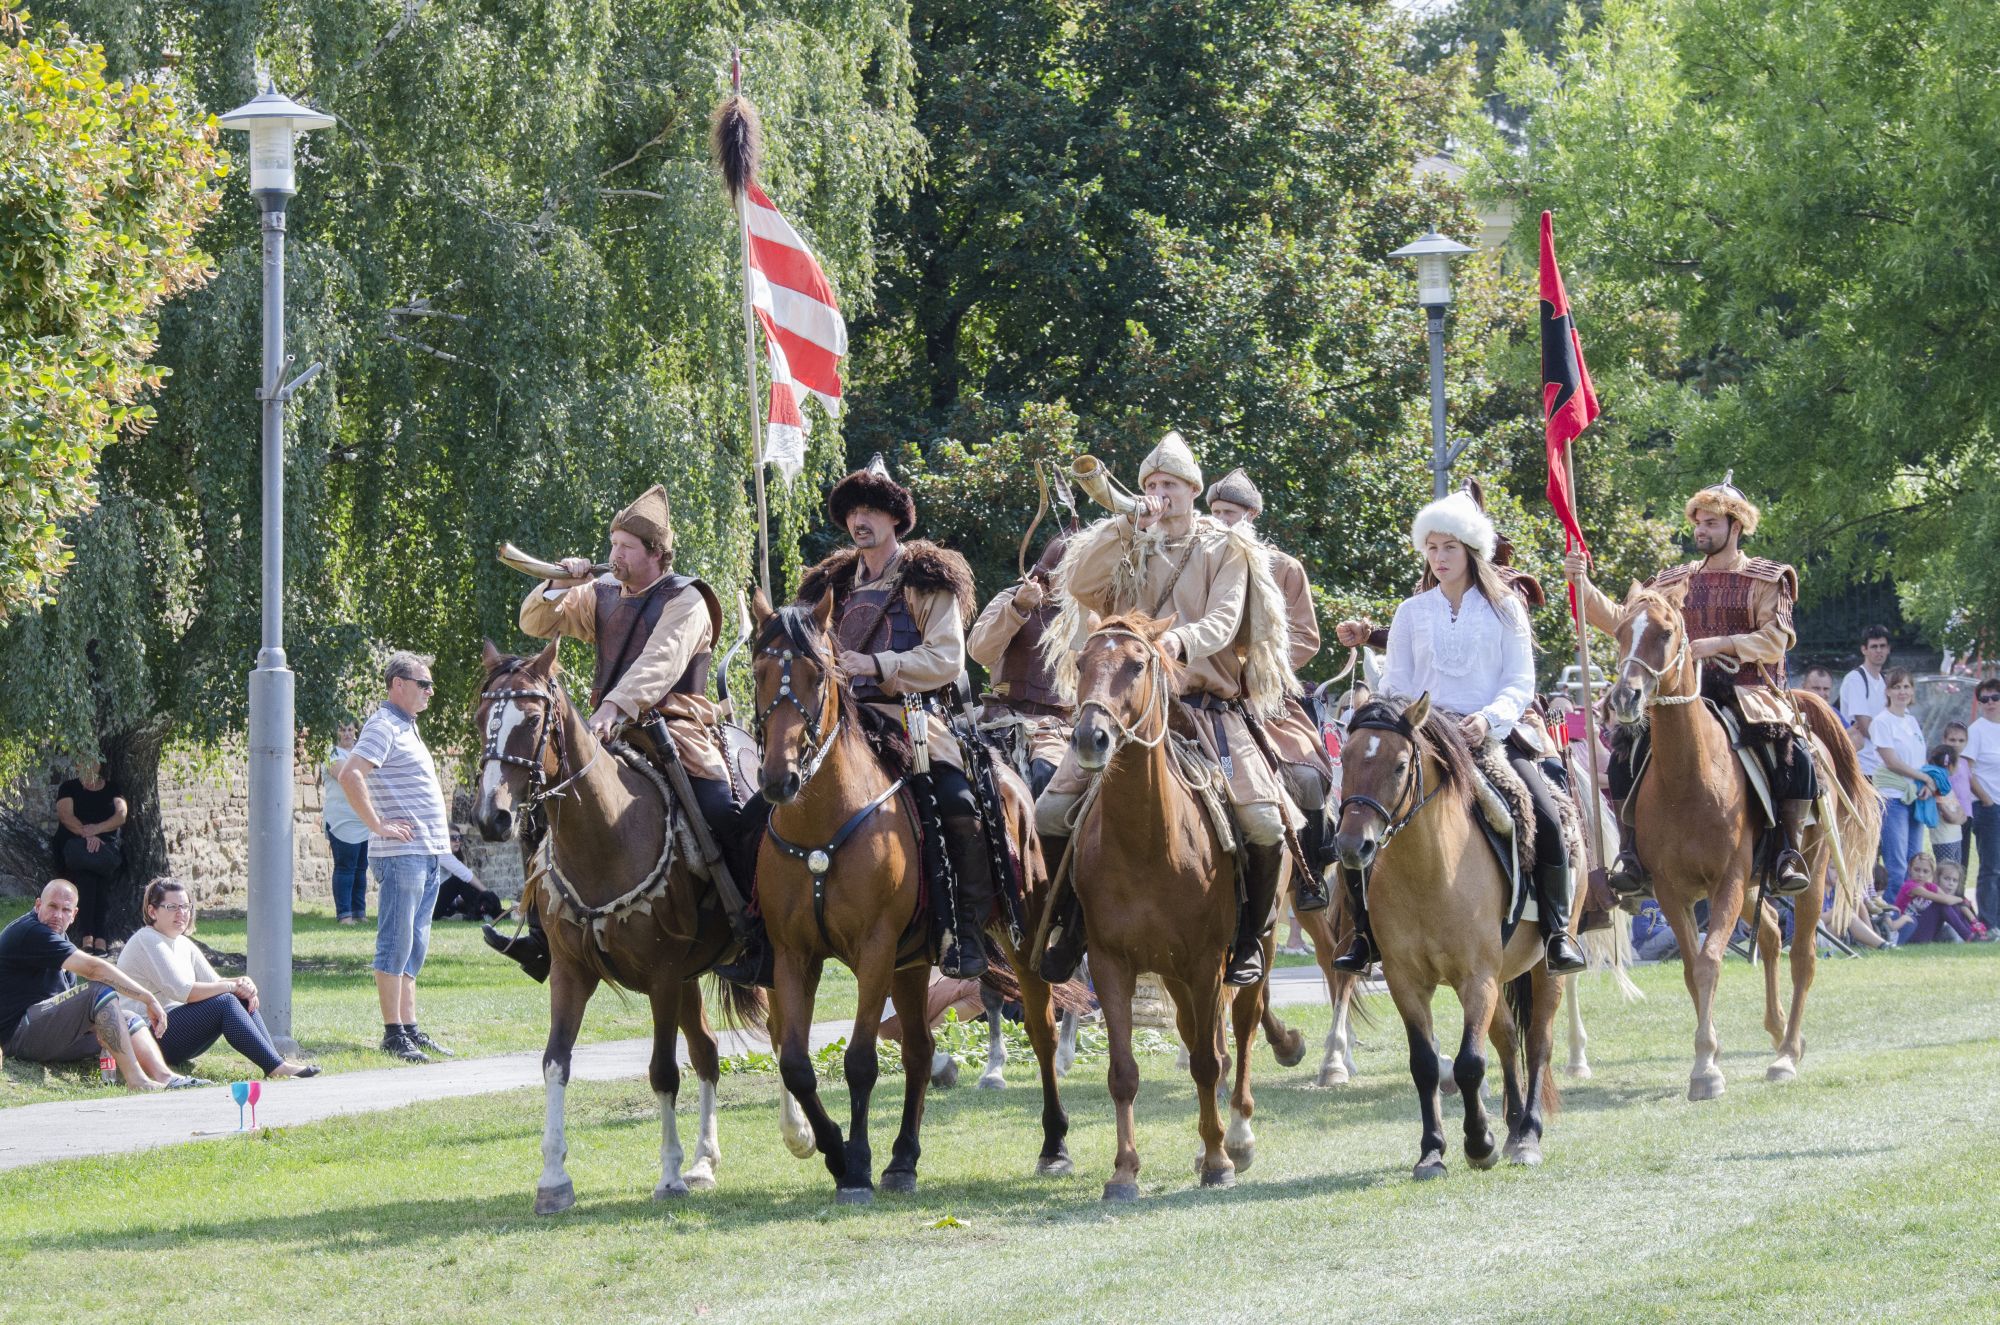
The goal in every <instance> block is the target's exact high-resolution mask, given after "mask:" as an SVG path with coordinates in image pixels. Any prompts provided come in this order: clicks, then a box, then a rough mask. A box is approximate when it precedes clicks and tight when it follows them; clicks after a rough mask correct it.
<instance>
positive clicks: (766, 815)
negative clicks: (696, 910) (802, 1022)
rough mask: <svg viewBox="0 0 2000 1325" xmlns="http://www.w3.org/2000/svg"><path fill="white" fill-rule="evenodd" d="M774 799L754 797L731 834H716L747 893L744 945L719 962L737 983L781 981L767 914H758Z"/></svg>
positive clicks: (764, 985)
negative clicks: (761, 862) (760, 868)
mask: <svg viewBox="0 0 2000 1325" xmlns="http://www.w3.org/2000/svg"><path fill="white" fill-rule="evenodd" d="M770 818H771V802H769V801H767V800H765V799H764V798H763V797H762V796H752V797H751V798H750V799H749V800H747V801H745V802H744V803H743V804H742V805H740V806H738V807H737V809H736V821H735V823H734V824H733V825H732V826H731V828H730V831H729V833H728V834H727V835H724V834H722V833H717V834H716V845H718V846H720V847H721V848H722V858H723V860H724V861H726V862H727V863H728V865H729V872H730V876H731V877H732V878H734V879H735V880H736V887H737V889H738V891H740V892H741V893H742V894H743V905H744V908H745V911H744V914H743V917H742V919H741V921H740V922H739V923H738V926H737V937H738V938H739V939H741V940H742V947H741V948H739V949H738V950H737V953H736V955H735V956H734V957H733V958H731V959H730V960H729V961H726V962H718V963H717V964H716V966H715V973H716V974H717V975H719V976H721V977H722V978H723V979H725V980H727V981H729V982H730V983H731V984H736V985H754V986H756V987H757V988H759V989H769V988H771V986H772V985H774V984H775V983H777V974H778V972H777V960H776V958H775V956H774V955H773V953H772V951H771V939H770V936H769V935H768V934H766V933H765V932H764V917H763V916H761V915H759V914H757V852H758V851H759V849H760V848H762V846H763V844H764V828H765V825H766V824H768V823H769V822H770Z"/></svg>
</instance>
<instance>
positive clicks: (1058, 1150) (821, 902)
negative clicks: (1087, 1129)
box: [751, 592, 1070, 1204]
mask: <svg viewBox="0 0 2000 1325" xmlns="http://www.w3.org/2000/svg"><path fill="white" fill-rule="evenodd" d="M755 614H756V619H757V624H756V631H757V633H756V645H755V649H756V652H755V654H754V655H753V657H752V660H751V665H752V671H753V675H754V677H755V680H756V686H757V700H756V703H757V714H758V717H759V721H760V722H761V723H762V725H763V728H764V730H763V739H764V764H763V784H764V786H763V794H764V798H765V799H766V800H768V801H770V802H771V805H772V810H771V821H770V827H769V830H768V832H767V833H766V834H765V838H764V841H763V843H762V844H761V846H760V848H759V852H758V857H757V898H758V906H759V907H760V908H761V910H762V913H763V916H764V924H765V927H766V930H767V931H768V933H769V935H770V940H771V947H772V952H773V955H774V957H775V962H776V987H775V989H774V991H773V992H774V995H775V996H774V998H773V1000H772V1002H773V1007H772V1010H771V1014H770V1022H771V1035H772V1041H773V1043H774V1044H776V1045H777V1047H778V1071H779V1073H780V1074H781V1076H782V1077H783V1079H784V1083H785V1086H786V1088H787V1089H788V1090H789V1091H790V1092H791V1093H792V1094H793V1095H795V1096H796V1097H797V1098H798V1100H799V1103H800V1104H801V1105H802V1106H804V1109H805V1113H806V1118H807V1120H808V1121H809V1122H810V1124H811V1126H812V1133H813V1138H814V1142H815V1144H816V1146H817V1148H818V1150H819V1152H820V1154H821V1155H823V1156H824V1157H825V1159H826V1167H827V1171H828V1172H830V1173H831V1174H833V1179H834V1183H835V1185H836V1192H835V1199H836V1200H837V1201H839V1202H841V1203H843V1204H856V1203H862V1202H866V1201H869V1200H872V1199H873V1197H874V1187H875V1184H874V1181H873V1177H872V1174H873V1169H872V1158H871V1154H870V1150H869V1144H868V1098H869V1095H870V1094H871V1093H872V1092H873V1090H874V1088H875V1080H876V1075H877V1071H878V1067H877V1060H876V1053H875V1044H876V1037H877V1035H878V1033H879V1031H880V1028H881V1022H882V1007H883V999H884V996H885V995H886V996H887V997H888V998H890V999H891V1000H893V1002H894V1004H895V1008H896V1013H897V1015H898V1017H900V1019H901V1021H902V1031H903V1045H902V1047H903V1064H904V1072H903V1116H902V1124H901V1126H900V1128H899V1129H898V1131H897V1133H896V1140H895V1143H894V1145H893V1147H892V1148H891V1152H890V1160H889V1166H888V1167H887V1168H886V1169H885V1170H884V1171H883V1173H882V1188H883V1190H885V1191H891V1192H913V1191H915V1190H916V1184H917V1158H918V1154H919V1151H920V1148H921V1147H920V1145H919V1141H918V1133H919V1131H920V1129H921V1127H922V1125H923V1117H924V1092H925V1090H926V1088H927V1087H928V1086H929V1084H930V1073H929V1072H928V1071H927V1070H926V1068H927V1065H928V1064H929V1063H930V1062H931V1055H932V1051H933V1049H934V1047H935V1040H934V1037H933V1036H932V1034H931V1030H930V1025H929V1023H928V1021H927V1020H926V1018H925V1004H926V995H927V990H928V987H929V983H930V955H929V953H930V935H929V933H928V932H927V929H926V921H925V920H924V919H923V918H922V916H921V915H920V913H919V910H918V897H919V893H920V890H921V888H922V886H923V884H922V877H921V875H922V871H921V864H920V859H919V850H918V843H917V836H916V828H915V826H914V824H913V823H912V822H911V819H910V816H909V814H908V813H906V811H905V808H904V802H903V798H902V796H901V795H900V794H899V790H898V788H899V786H900V780H899V779H895V778H892V777H891V776H890V774H889V773H888V772H886V771H885V770H884V768H883V764H882V761H881V760H880V759H879V758H878V757H877V756H876V754H875V751H874V749H873V748H871V746H870V745H869V742H868V740H867V738H866V736H865V735H864V734H863V732H862V728H861V725H860V724H861V723H863V722H864V721H869V720H871V719H872V717H873V715H872V714H865V713H864V710H863V709H862V707H861V705H860V704H859V703H857V702H856V700H855V698H854V695H853V692H852V691H850V690H849V689H848V688H847V684H846V681H845V679H844V678H843V677H841V676H840V675H839V673H838V671H837V669H836V668H835V666H834V663H833V659H834V658H835V656H836V654H835V645H834V643H833V641H832V638H831V636H830V634H829V633H828V632H829V630H830V628H831V626H832V622H833V595H832V594H831V593H830V592H829V593H828V594H827V595H825V596H824V597H822V598H821V599H820V601H819V603H818V605H817V606H815V607H810V608H809V607H805V606H793V607H786V608H781V609H778V610H776V611H773V610H772V608H771V605H770V604H769V602H767V601H766V600H765V599H764V596H763V595H762V594H761V593H760V594H759V595H758V596H757V600H756V608H755ZM995 773H996V777H997V779H998V781H999V783H1000V786H1001V794H1002V796H1003V798H1004V799H1005V801H1006V817H1007V824H1006V830H1007V833H1008V835H1009V837H1010V838H1011V839H1012V841H1013V843H1014V845H1015V847H1016V850H1017V853H1018V855H1017V858H1018V859H1019V860H1020V862H1021V870H1022V874H1023V875H1024V878H1023V879H1022V885H1023V891H1024V893H1025V894H1026V895H1025V897H1024V901H1025V903H1026V905H1027V910H1028V914H1029V916H1030V923H1031V924H1032V923H1033V917H1035V915H1036V909H1037V908H1038V907H1039V906H1040V905H1041V902H1042V896H1043V893H1044V892H1045V891H1046V889H1045V888H1044V886H1043V878H1044V872H1043V869H1042V863H1041V861H1042V858H1041V846H1040V843H1039V841H1038V839H1037V838H1036V836H1035V834H1034V832H1033V824H1034V808H1033V805H1032V803H1031V802H1030V801H1029V799H1028V792H1027V788H1026V786H1025V785H1024V784H1023V783H1022V782H1021V781H1020V779H1019V778H1018V777H1017V776H1015V775H1014V773H1013V770H1011V769H1006V768H996V769H995ZM781 843H782V844H785V845H781ZM788 847H789V849H787V848H788ZM996 937H997V938H998V939H999V942H1000V947H1001V951H1002V952H1003V953H1004V954H1005V955H1006V957H1007V960H1008V962H1009V964H1010V965H1011V966H1012V967H1013V969H1014V971H1015V973H1016V976H1017V978H1018V979H1019V981H1020V984H1021V1001H1022V1007H1023V1010H1024V1017H1023V1019H1024V1020H1025V1021H1026V1023H1027V1028H1028V1036H1029V1039H1030V1040H1031V1041H1032V1043H1033V1044H1034V1049H1035V1057H1036V1059H1037V1060H1038V1062H1039V1064H1040V1067H1041V1075H1042V1153H1041V1158H1040V1160H1039V1161H1038V1163H1037V1164H1036V1171H1037V1172H1039V1173H1044V1174H1060V1173H1067V1172H1068V1171H1069V1167H1070V1161H1069V1155H1068V1152H1067V1151H1066V1150H1065V1149H1064V1146H1063V1137H1064V1136H1065V1135H1066V1134H1067V1133H1068V1131H1069V1119H1068V1117H1067V1116H1066V1115H1065V1114H1064V1113H1063V1107H1062V1100H1061V1097H1060V1096H1059V1094H1058V1092H1057V1086H1056V1070H1055V1058H1056V1031H1055V1017H1054V1013H1053V1011H1052V1007H1053V1005H1052V1003H1051V1000H1050V997H1049V987H1048V985H1047V984H1045V983H1044V982H1043V981H1042V980H1041V979H1040V978H1039V977H1038V976H1037V975H1036V974H1035V972H1034V969H1033V968H1034V963H1032V962H1029V961H1025V960H1022V959H1021V957H1020V954H1019V953H1018V952H1016V951H1015V950H1014V949H1013V946H1012V944H1011V943H1010V942H1009V941H1008V939H1007V938H1006V937H1005V936H1004V935H996ZM829 958H832V959H833V960H836V961H839V962H840V963H841V964H843V965H845V966H846V967H847V968H848V969H849V970H851V971H853V972H854V979H855V983H856V985H857V986H858V993H857V995H856V997H857V1000H858V1001H857V1007H856V1012H855V1018H854V1034H853V1036H852V1037H851V1038H850V1039H849V1040H848V1045H847V1058H846V1063H845V1067H846V1075H847V1089H848V1094H849V1105H850V1109H851V1121H850V1124H849V1130H848V1135H847V1137H846V1138H845V1140H843V1138H842V1136H841V1132H840V1127H839V1125H838V1124H836V1123H835V1122H834V1121H833V1119H832V1118H831V1117H830V1116H829V1115H828V1113H827V1111H826V1106H825V1105H824V1104H822V1103H821V1102H820V1098H819V1089H818V1083H817V1080H816V1079H815V1076H814V1072H813V1061H812V1055H811V1053H810V1052H809V1049H808V1046H807V1035H808V1032H809V1031H810V1030H811V1029H812V1011H813V999H814V997H815V995H816V994H817V993H818V990H819V979H820V972H821V971H822V970H823V969H824V967H825V965H826V962H827V960H828V959H829Z"/></svg>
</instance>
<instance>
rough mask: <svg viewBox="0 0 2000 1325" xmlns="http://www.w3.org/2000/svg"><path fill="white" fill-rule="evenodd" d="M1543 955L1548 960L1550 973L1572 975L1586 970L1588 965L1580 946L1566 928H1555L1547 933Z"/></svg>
mask: <svg viewBox="0 0 2000 1325" xmlns="http://www.w3.org/2000/svg"><path fill="white" fill-rule="evenodd" d="M1558 954H1560V955H1558ZM1543 956H1544V958H1545V959H1546V960H1547V961H1548V964H1549V973H1550V974H1551V975H1573V974H1575V973H1576V972H1578V971H1582V970H1587V969H1588V968H1589V966H1590V963H1589V961H1587V960H1586V959H1585V958H1584V955H1583V950H1582V948H1580V947H1579V946H1578V945H1577V941H1576V939H1575V938H1574V937H1572V936H1571V935H1570V934H1569V932H1568V931H1567V930H1557V931H1556V932H1555V933H1553V934H1551V935H1549V941H1548V946H1547V949H1546V951H1545V952H1544V953H1543Z"/></svg>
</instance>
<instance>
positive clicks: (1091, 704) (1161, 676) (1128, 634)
mask: <svg viewBox="0 0 2000 1325" xmlns="http://www.w3.org/2000/svg"><path fill="white" fill-rule="evenodd" d="M1099 638H1106V639H1110V638H1118V639H1129V640H1136V641H1138V643H1139V644H1140V645H1141V646H1142V647H1143V648H1144V649H1145V650H1146V678H1147V679H1148V680H1149V681H1151V682H1152V689H1151V691H1150V692H1149V693H1148V694H1147V697H1146V703H1145V707H1144V711H1143V712H1142V713H1141V714H1140V715H1139V721H1138V722H1137V723H1127V722H1126V721H1125V719H1123V718H1121V717H1119V716H1118V715H1117V714H1116V713H1113V712H1112V711H1111V708H1110V706H1109V705H1108V704H1106V703H1105V702H1104V701H1103V700H1101V699H1086V700H1084V701H1083V702H1081V703H1080V704H1078V705H1077V706H1076V716H1077V718H1078V719H1081V718H1082V717H1083V714H1084V710H1086V709H1096V710H1097V711H1098V712H1099V713H1102V714H1103V715H1104V720H1105V722H1107V723H1108V724H1110V726H1111V728H1112V730H1114V731H1116V732H1117V733H1118V745H1123V744H1126V743H1127V742H1130V743H1132V744H1135V745H1137V746H1139V747H1140V748H1142V749H1146V750H1151V749H1154V748H1155V747H1157V746H1158V745H1159V743H1160V742H1161V741H1164V740H1166V739H1167V730H1168V726H1169V722H1168V713H1167V664H1166V660H1165V659H1164V657H1163V656H1162V655H1161V653H1160V646H1159V643H1158V642H1157V641H1155V640H1150V639H1147V638H1146V637H1145V636H1144V635H1141V634H1140V633H1139V632H1138V631H1136V630H1127V629H1126V628H1125V627H1123V626H1111V627H1107V628H1105V629H1101V630H1094V631H1092V632H1091V633H1090V639H1089V640H1085V641H1084V648H1085V649H1088V648H1089V647H1090V641H1091V640H1095V639H1099ZM1149 724H1150V725H1153V726H1156V727H1158V729H1159V730H1157V731H1155V732H1154V733H1153V734H1152V736H1150V737H1146V736H1141V735H1140V734H1139V731H1140V729H1141V728H1144V727H1146V726H1148V725H1149ZM1118 745H1114V746H1112V748H1111V754H1113V755H1115V754H1117V753H1118ZM1109 758H1110V756H1109V755H1107V756H1106V759H1107V760H1108V759H1109Z"/></svg>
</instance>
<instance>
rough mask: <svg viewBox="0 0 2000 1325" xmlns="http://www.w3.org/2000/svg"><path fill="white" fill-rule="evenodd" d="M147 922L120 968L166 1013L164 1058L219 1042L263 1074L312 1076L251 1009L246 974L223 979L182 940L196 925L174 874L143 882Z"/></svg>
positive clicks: (182, 1056)
mask: <svg viewBox="0 0 2000 1325" xmlns="http://www.w3.org/2000/svg"><path fill="white" fill-rule="evenodd" d="M145 914H146V924H145V926H144V927H143V928H141V929H140V930H139V931H138V932H136V933H135V934H133V935H132V937H131V938H130V939H127V940H126V942H125V951H123V952H122V953H120V954H119V955H118V969H119V970H121V971H123V972H125V974H127V975H129V976H131V977H132V979H133V980H134V981H136V982H137V983H138V984H139V985H140V986H141V987H143V988H145V989H147V990H150V991H151V992H152V993H153V995H154V996H155V997H157V998H158V999H159V1001H160V1005H161V1006H162V1007H164V1008H166V1010H167V1028H166V1030H165V1031H163V1032H162V1033H161V1035H160V1053H161V1054H162V1055H163V1056H164V1057H165V1058H166V1059H167V1061H168V1062H170V1063H189V1062H193V1061H194V1060H195V1059H197V1058H199V1057H201V1055H203V1054H205V1053H207V1052H208V1051H209V1049H210V1048H211V1047H212V1046H213V1045H214V1044H215V1042H216V1041H217V1040H219V1039H226V1040H228V1041H229V1046H230V1048H232V1049H234V1050H236V1052H237V1053H239V1054H242V1055H243V1056H244V1057H245V1058H247V1059H249V1060H250V1061H251V1062H253V1063H255V1064H256V1065H257V1066H258V1067H261V1068H263V1069H264V1075H265V1076H267V1077H316V1076H318V1075H319V1068H318V1067H317V1066H316V1065H308V1064H303V1063H293V1062H288V1061H286V1059H285V1058H284V1056H283V1055H281V1054H280V1053H279V1052H278V1050H277V1046H276V1045H274V1044H272V1043H271V1032H270V1031H269V1030H268V1029H266V1027H265V1025H264V1018H263V1015H262V1014H261V1013H259V1012H258V1011H257V986H256V984H255V983H253V982H252V981H251V979H250V977H249V976H247V975H239V976H237V977H236V978H235V979H233V980H224V979H223V978H221V977H220V976H218V975H217V974H216V973H215V968H214V967H213V966H211V965H209V962H208V958H207V957H206V956H205V955H203V953H202V950H201V948H200V947H199V946H197V945H196V943H195V941H194V940H193V939H191V938H189V937H188V933H189V932H190V931H191V930H193V928H194V901H193V899H192V898H190V897H189V896H188V890H187V885H185V884H183V883H182V882H181V881H180V880H179V879H165V878H162V879H155V880H153V881H152V882H151V883H149V884H147V885H146V904H145Z"/></svg>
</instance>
